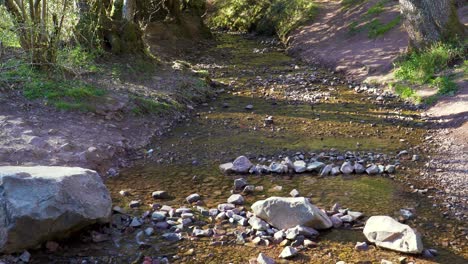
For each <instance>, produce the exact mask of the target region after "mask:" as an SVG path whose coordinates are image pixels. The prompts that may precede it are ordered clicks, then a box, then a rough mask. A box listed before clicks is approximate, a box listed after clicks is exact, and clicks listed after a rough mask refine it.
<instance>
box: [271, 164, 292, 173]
mask: <svg viewBox="0 0 468 264" xmlns="http://www.w3.org/2000/svg"><path fill="white" fill-rule="evenodd" d="M268 170H269V171H271V172H273V173H287V172H288V166H286V165H284V164H281V163H276V162H272V163H271V164H270V166H269V167H268Z"/></svg>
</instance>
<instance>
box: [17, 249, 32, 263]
mask: <svg viewBox="0 0 468 264" xmlns="http://www.w3.org/2000/svg"><path fill="white" fill-rule="evenodd" d="M18 258H19V260H21V261H23V262H25V263H28V262H29V261H30V260H31V253H29V252H28V251H26V250H25V251H23V253H21V255H20V256H19V257H18Z"/></svg>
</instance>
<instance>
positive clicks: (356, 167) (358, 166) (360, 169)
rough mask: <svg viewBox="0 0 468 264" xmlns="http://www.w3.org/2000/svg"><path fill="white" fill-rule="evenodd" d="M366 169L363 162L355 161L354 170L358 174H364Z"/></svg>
mask: <svg viewBox="0 0 468 264" xmlns="http://www.w3.org/2000/svg"><path fill="white" fill-rule="evenodd" d="M365 171H366V168H365V167H364V166H363V165H362V164H361V163H357V162H356V163H354V172H355V173H356V174H363V173H364V172H365Z"/></svg>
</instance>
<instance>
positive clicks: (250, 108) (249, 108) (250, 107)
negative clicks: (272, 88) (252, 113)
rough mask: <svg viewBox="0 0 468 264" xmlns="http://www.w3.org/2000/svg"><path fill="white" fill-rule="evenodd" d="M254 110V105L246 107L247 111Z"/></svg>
mask: <svg viewBox="0 0 468 264" xmlns="http://www.w3.org/2000/svg"><path fill="white" fill-rule="evenodd" d="M253 108H254V107H253V105H251V104H249V105H246V106H245V109H246V110H252V109H253Z"/></svg>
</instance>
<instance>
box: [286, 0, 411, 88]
mask: <svg viewBox="0 0 468 264" xmlns="http://www.w3.org/2000/svg"><path fill="white" fill-rule="evenodd" d="M377 2H378V1H376V0H371V1H366V2H365V3H364V4H360V5H355V6H351V7H350V8H343V6H342V4H341V1H332V0H322V1H318V3H319V4H320V11H319V17H318V18H317V19H314V20H313V22H311V23H310V24H308V25H305V26H303V27H300V28H299V29H297V30H296V31H294V32H293V33H292V34H291V36H290V39H289V41H288V45H289V46H290V48H289V52H290V53H291V54H293V55H295V56H298V57H300V58H301V59H304V60H305V61H306V62H308V63H312V64H321V65H326V66H328V67H331V68H332V69H335V70H337V71H343V72H345V73H346V74H348V75H349V76H350V78H353V79H357V80H360V81H362V80H364V79H366V78H369V77H377V76H381V75H385V74H387V73H388V72H389V71H390V70H391V69H392V62H393V60H394V59H395V58H397V57H398V56H399V55H400V54H401V53H402V52H403V51H405V49H406V47H407V44H408V37H407V34H406V32H404V29H403V28H402V27H401V26H397V27H395V28H393V29H391V30H390V31H389V32H387V33H386V34H385V35H383V36H380V37H377V38H375V39H371V38H369V37H368V36H367V35H368V31H367V30H359V31H357V32H352V27H353V22H354V23H357V24H356V25H357V26H359V24H360V23H364V22H363V21H362V18H363V17H365V16H366V12H367V10H368V9H369V8H370V7H371V6H373V5H375V4H376V3H377ZM398 14H399V9H398V4H397V3H396V2H391V3H389V4H387V5H386V6H385V12H383V13H381V14H380V15H379V16H378V19H379V20H380V21H382V23H388V22H389V21H391V20H392V19H394V18H395V17H397V16H398Z"/></svg>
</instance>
